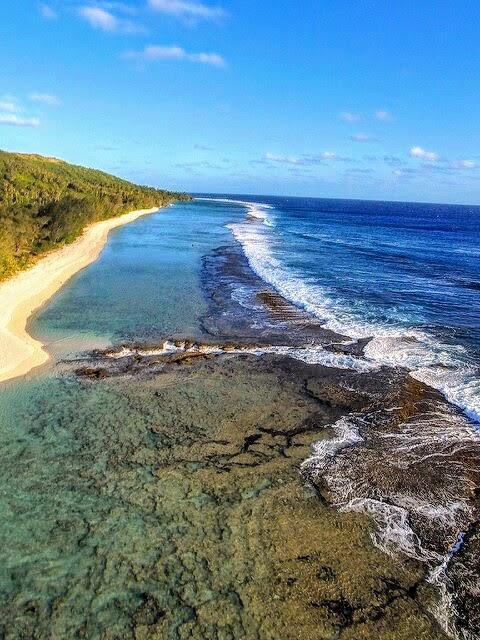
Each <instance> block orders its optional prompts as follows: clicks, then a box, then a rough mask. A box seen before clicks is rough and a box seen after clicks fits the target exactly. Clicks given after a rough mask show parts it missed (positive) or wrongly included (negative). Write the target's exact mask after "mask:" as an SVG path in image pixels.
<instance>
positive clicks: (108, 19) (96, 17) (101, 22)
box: [78, 6, 145, 34]
mask: <svg viewBox="0 0 480 640" xmlns="http://www.w3.org/2000/svg"><path fill="white" fill-rule="evenodd" d="M78 13H79V15H80V17H81V18H83V19H84V20H86V21H87V22H88V23H89V24H90V26H91V27H93V28H94V29H100V31H105V32H107V33H132V34H133V33H142V32H144V31H145V30H144V29H143V27H141V26H139V25H137V24H135V23H134V22H132V21H131V20H125V19H123V18H118V17H117V16H116V15H114V14H113V13H112V12H111V11H109V10H107V9H105V8H103V7H100V6H83V7H80V8H79V9H78Z"/></svg>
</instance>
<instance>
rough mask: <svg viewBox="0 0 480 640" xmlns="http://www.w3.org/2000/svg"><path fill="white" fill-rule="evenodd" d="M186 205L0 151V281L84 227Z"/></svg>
mask: <svg viewBox="0 0 480 640" xmlns="http://www.w3.org/2000/svg"><path fill="white" fill-rule="evenodd" d="M188 199H190V197H189V196H188V195H186V194H180V193H173V192H170V191H164V190H159V189H153V188H150V187H142V186H139V185H135V184H132V183H130V182H127V181H126V180H121V179H120V178H115V177H114V176H111V175H109V174H107V173H103V172H102V171H96V170H94V169H86V168H84V167H78V166H75V165H71V164H68V163H66V162H63V161H61V160H57V159H55V158H45V157H43V156H39V155H26V154H19V153H7V152H4V151H0V280H2V279H5V278H7V277H8V276H10V275H12V274H13V273H15V272H16V271H18V270H19V269H22V268H25V267H27V266H28V265H30V264H31V263H32V261H33V260H34V259H35V258H36V257H37V256H39V255H41V254H42V253H44V252H46V251H49V250H51V249H55V248H57V247H59V246H61V245H63V244H68V243H69V242H72V241H73V240H75V238H77V237H78V236H79V235H80V234H81V233H82V231H83V229H84V228H85V226H86V225H88V224H91V223H93V222H98V221H100V220H105V219H107V218H112V217H114V216H118V215H120V214H122V213H126V212H128V211H133V210H135V209H147V208H150V207H157V206H158V207H161V206H164V205H166V204H168V203H170V202H174V201H176V200H188Z"/></svg>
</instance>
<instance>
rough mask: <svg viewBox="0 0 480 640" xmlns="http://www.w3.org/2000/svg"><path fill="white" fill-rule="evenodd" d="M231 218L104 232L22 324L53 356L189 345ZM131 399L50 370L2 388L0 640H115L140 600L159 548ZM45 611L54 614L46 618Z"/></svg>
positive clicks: (227, 211) (181, 217)
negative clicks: (142, 578) (147, 567)
mask: <svg viewBox="0 0 480 640" xmlns="http://www.w3.org/2000/svg"><path fill="white" fill-rule="evenodd" d="M235 211H236V210H235V209H233V210H232V207H226V206H225V205H222V204H218V205H215V206H211V204H207V203H191V204H179V205H175V206H173V207H170V208H168V209H164V210H161V211H159V212H158V213H156V214H153V215H151V216H148V217H145V218H142V219H140V220H138V221H136V222H135V223H133V224H131V225H127V226H125V227H122V228H120V229H118V230H116V231H115V232H113V233H112V234H111V236H110V238H109V241H108V244H107V246H106V248H105V250H104V251H103V253H102V254H101V256H100V258H99V260H98V261H97V262H95V263H94V264H92V265H91V266H89V267H88V268H87V269H85V270H84V271H82V272H81V273H79V274H77V275H76V276H75V277H74V278H73V279H72V280H71V281H70V283H69V284H68V285H67V286H66V287H65V288H64V289H63V290H62V291H60V292H59V293H58V294H57V295H56V296H55V297H54V299H53V300H52V301H51V302H50V303H49V304H48V305H47V306H46V307H45V309H44V310H43V311H42V312H41V313H40V314H39V315H38V316H37V317H36V318H34V320H33V322H32V331H33V333H34V335H36V336H39V337H40V338H41V339H43V340H45V341H46V342H47V343H48V344H50V348H51V351H52V352H53V354H54V355H60V356H63V355H66V354H69V353H70V352H71V351H72V349H73V350H76V349H88V348H91V347H92V346H93V347H95V346H97V345H98V344H103V343H109V342H117V341H122V340H125V339H127V338H130V337H134V338H135V339H140V340H146V341H148V340H150V339H157V340H158V339H159V338H161V337H166V336H170V335H172V334H175V333H179V332H181V333H182V334H187V335H190V334H191V335H199V334H201V327H200V325H199V318H200V317H201V314H202V313H203V312H204V309H205V302H204V300H203V297H202V292H201V289H200V281H199V276H200V269H201V258H202V256H203V255H205V253H207V252H208V251H209V250H211V249H212V248H214V247H216V246H218V245H219V244H222V243H226V242H230V241H231V239H230V234H229V232H228V230H227V229H225V223H226V221H228V220H231V219H232V216H233V217H235ZM238 215H239V216H242V215H243V212H242V211H241V210H239V211H238ZM137 386H138V385H137ZM130 390H131V385H129V389H127V388H126V387H125V386H123V387H122V385H119V386H118V385H117V386H116V385H105V386H104V385H101V384H100V385H96V386H95V387H93V386H89V385H88V384H87V385H85V384H82V383H81V382H79V381H77V380H76V379H74V378H73V377H70V376H68V375H67V376H59V375H58V371H57V369H56V368H55V367H54V366H50V367H47V368H46V369H44V370H40V371H39V372H34V373H33V374H32V375H30V376H29V377H28V378H27V379H24V380H19V381H13V382H10V383H8V384H5V385H3V386H2V387H1V388H0V468H1V472H0V606H1V608H2V611H3V616H4V623H5V624H6V625H7V626H6V627H2V629H3V630H2V633H0V635H2V634H3V632H4V631H5V629H8V633H6V635H5V636H4V635H2V637H11V638H18V637H25V638H27V637H28V638H30V637H33V636H32V635H31V634H32V629H33V628H36V633H37V634H38V637H59V638H71V637H74V635H75V634H79V637H83V636H82V631H81V628H82V625H87V627H88V628H89V629H90V630H89V631H88V632H87V633H86V637H92V638H93V637H100V636H101V634H102V632H103V631H102V630H104V629H106V628H108V629H110V630H111V632H112V634H113V635H112V637H114V636H115V633H116V632H117V633H119V634H120V636H119V637H124V636H123V635H122V634H124V633H126V632H125V629H126V625H127V622H126V621H127V620H128V618H129V615H130V613H131V610H134V609H135V607H136V606H137V605H138V602H139V599H141V596H140V595H139V592H140V591H141V588H140V587H139V586H138V584H137V582H138V581H136V580H134V579H129V578H128V576H127V573H128V572H129V571H133V569H132V567H133V566H135V564H136V562H138V563H139V564H140V565H142V566H143V564H144V563H145V562H147V560H148V559H149V558H150V559H151V558H152V554H155V553H157V552H158V545H159V544H160V542H159V540H160V539H161V538H162V535H164V534H163V533H162V523H161V520H160V521H159V519H158V514H157V515H153V514H150V515H148V514H146V513H145V512H144V505H143V506H142V505H139V504H135V497H134V496H135V493H136V492H138V493H140V492H142V491H143V490H146V489H145V487H146V486H147V485H148V483H149V482H151V480H152V478H151V470H150V468H149V465H148V460H145V459H143V458H142V451H144V450H146V448H148V447H149V446H152V442H150V440H149V438H150V436H149V434H150V431H149V429H150V427H151V425H152V423H154V422H155V420H156V419H158V414H157V413H156V411H157V409H156V408H155V407H152V406H151V401H150V396H149V398H148V400H149V401H150V404H149V402H148V401H147V400H145V402H144V401H143V399H142V395H141V394H142V388H141V384H140V385H139V386H138V388H137V390H136V392H135V393H134V395H130V394H129V391H130ZM152 410H153V414H152V413H151V411H152ZM115 450H118V451H119V452H123V453H125V451H127V450H128V452H129V454H128V455H130V452H136V453H135V454H134V453H132V456H133V457H134V455H137V454H138V456H139V459H140V458H142V464H141V465H140V464H139V465H138V466H136V465H135V463H134V462H133V461H130V462H129V463H127V465H126V468H125V467H123V466H121V468H119V466H118V465H117V464H116V463H115V461H114V460H113V461H112V456H114V451H115ZM127 457H128V456H127ZM130 465H131V466H130ZM127 494H128V498H126V495H127ZM147 511H148V509H147ZM82 541H84V542H82ZM125 554H127V555H129V556H130V557H129V559H128V561H125V562H123V561H122V558H124V556H125ZM109 563H110V564H111V569H110V568H109V567H108V566H107V565H108V564H109ZM142 563H143V564H142ZM129 583H135V584H136V585H137V586H136V587H135V589H137V591H135V589H133V591H132V593H129V590H128V587H125V585H126V584H129ZM145 588H146V587H145ZM66 594H68V595H66ZM122 599H123V600H125V606H124V607H123V609H122V606H123V605H122V606H119V605H118V601H119V600H120V601H122ZM112 601H115V602H116V604H115V606H110V605H111V602H112ZM126 601H128V603H127V602H126ZM52 602H57V603H61V604H57V605H56V606H58V607H59V608H60V609H59V610H57V611H56V612H55V614H54V615H53V617H52V612H51V607H52ZM166 604H168V603H166ZM172 606H173V605H172ZM62 607H63V608H64V610H61V609H62ZM122 611H123V614H124V615H122V613H121V612H122ZM181 615H182V614H181V613H180V614H179V616H180V617H181ZM15 619H16V620H17V623H14V622H13V621H14V620H15ZM52 620H53V622H52ZM15 624H18V627H17V628H15ZM31 625H33V626H31ZM43 625H47V626H43ZM52 625H53V626H52ZM89 625H93V626H91V627H90V626H89ZM92 629H97V630H96V631H95V632H94V631H92ZM75 637H76V636H75Z"/></svg>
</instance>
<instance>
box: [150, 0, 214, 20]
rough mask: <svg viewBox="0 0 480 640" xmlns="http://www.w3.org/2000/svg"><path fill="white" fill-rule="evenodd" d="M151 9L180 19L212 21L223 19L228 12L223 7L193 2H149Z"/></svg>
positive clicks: (187, 0)
mask: <svg viewBox="0 0 480 640" xmlns="http://www.w3.org/2000/svg"><path fill="white" fill-rule="evenodd" d="M148 4H149V6H150V8H151V9H154V10H155V11H160V12H161V13H167V14H169V15H171V16H175V17H177V18H178V17H179V18H190V19H191V18H193V19H199V18H200V19H206V20H212V19H216V18H222V17H223V16H225V15H226V12H225V10H224V9H222V8H221V7H210V6H208V5H206V4H204V3H202V2H192V1H191V0H149V2H148Z"/></svg>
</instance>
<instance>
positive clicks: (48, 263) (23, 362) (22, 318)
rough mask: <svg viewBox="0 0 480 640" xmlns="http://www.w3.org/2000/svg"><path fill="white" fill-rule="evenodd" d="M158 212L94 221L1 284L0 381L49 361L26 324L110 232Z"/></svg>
mask: <svg viewBox="0 0 480 640" xmlns="http://www.w3.org/2000/svg"><path fill="white" fill-rule="evenodd" d="M155 211H158V207H156V208H154V209H142V210H139V211H131V212H130V213H126V214H124V215H121V216H117V217H116V218H110V219H109V220H103V221H102V222H97V223H95V224H93V225H91V226H89V227H87V229H86V230H85V232H84V233H83V235H82V236H80V237H79V238H78V239H77V240H75V242H73V243H72V244H69V245H66V246H65V247H62V248H61V249H59V250H57V251H53V252H52V253H49V254H48V255H46V256H45V257H44V258H42V259H40V260H39V262H37V264H35V265H34V266H33V267H31V268H30V269H28V270H26V271H22V272H20V273H19V274H17V275H15V276H14V277H13V278H11V279H10V280H7V281H6V282H4V283H1V284H0V382H2V381H4V380H9V379H11V378H16V377H18V376H22V375H25V374H26V373H28V372H29V371H31V369H33V368H34V367H38V366H40V365H42V364H44V363H45V362H47V360H48V359H49V355H48V353H47V352H46V351H45V347H44V345H43V344H42V343H41V342H39V341H38V340H34V339H33V338H32V337H31V336H30V335H29V334H28V333H27V322H28V319H29V318H30V316H31V315H32V314H33V313H34V312H35V311H37V310H38V309H39V308H40V307H41V306H42V305H43V304H45V302H46V301H47V300H49V298H51V297H52V296H53V294H54V293H56V292H57V291H58V290H59V289H60V288H61V287H62V286H63V285H64V284H65V283H66V282H67V281H68V280H69V279H70V278H71V277H72V276H73V275H74V274H75V273H77V272H78V271H80V269H83V268H84V267H86V266H87V265H89V264H90V263H91V262H94V261H95V260H96V259H97V258H98V256H99V254H100V252H101V251H102V249H103V247H104V246H105V244H106V242H107V237H108V234H109V232H110V231H111V230H112V229H115V228H116V227H119V226H121V225H124V224H127V223H128V222H133V221H134V220H136V219H137V218H139V217H140V216H143V215H146V214H149V213H153V212H155Z"/></svg>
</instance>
